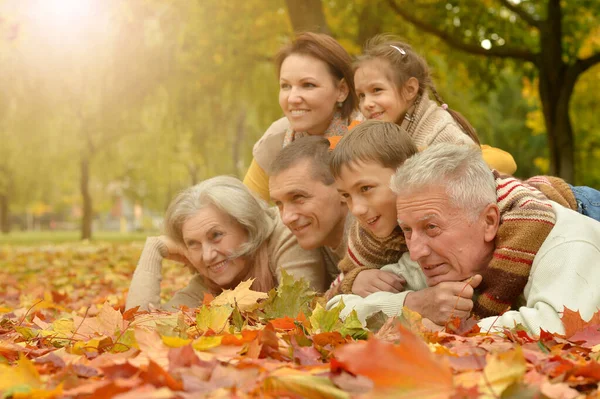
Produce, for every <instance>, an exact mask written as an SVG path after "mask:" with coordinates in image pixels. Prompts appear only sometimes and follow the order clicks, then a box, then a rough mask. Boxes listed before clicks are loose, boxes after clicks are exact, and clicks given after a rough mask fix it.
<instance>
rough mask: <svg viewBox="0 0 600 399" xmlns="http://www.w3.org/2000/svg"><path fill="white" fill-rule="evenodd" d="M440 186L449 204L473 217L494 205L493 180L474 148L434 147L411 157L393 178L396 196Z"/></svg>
mask: <svg viewBox="0 0 600 399" xmlns="http://www.w3.org/2000/svg"><path fill="white" fill-rule="evenodd" d="M429 187H443V188H444V189H445V191H446V193H447V194H448V196H449V197H450V198H449V199H450V202H451V203H452V205H454V206H455V207H457V208H458V209H464V210H465V211H467V212H468V213H469V214H470V215H471V217H472V218H476V217H477V216H478V214H479V212H481V210H482V209H484V208H485V207H486V206H487V205H489V204H495V203H496V181H495V179H494V175H493V174H492V171H491V170H490V168H489V166H488V165H487V164H486V163H485V161H484V160H483V157H482V156H481V150H480V149H479V148H478V147H477V146H474V145H458V144H449V143H441V144H434V145H432V146H430V147H428V148H427V149H425V150H423V151H422V152H420V153H418V154H416V155H413V156H412V157H410V158H409V159H408V160H407V161H406V162H405V163H404V165H402V166H401V167H399V168H398V170H397V171H396V173H395V174H394V176H392V181H391V188H392V191H393V192H395V193H396V194H399V195H400V194H403V195H405V194H406V193H412V192H415V191H420V190H422V189H425V188H429Z"/></svg>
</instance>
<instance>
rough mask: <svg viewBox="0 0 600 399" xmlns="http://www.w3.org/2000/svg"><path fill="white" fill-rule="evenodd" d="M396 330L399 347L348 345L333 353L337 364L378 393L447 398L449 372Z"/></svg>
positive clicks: (411, 337) (418, 342)
mask: <svg viewBox="0 0 600 399" xmlns="http://www.w3.org/2000/svg"><path fill="white" fill-rule="evenodd" d="M398 328H399V337H400V339H399V341H400V344H398V345H393V344H391V343H387V342H383V341H380V340H377V339H375V338H370V339H369V340H368V341H367V342H366V343H363V342H356V343H351V344H348V345H345V346H342V347H340V348H337V349H336V351H335V352H334V355H335V357H336V359H337V361H338V362H339V363H338V364H339V365H341V366H343V368H345V369H346V370H347V371H349V372H351V373H353V374H359V375H363V376H365V377H368V378H370V379H371V380H373V382H374V383H375V390H376V391H379V392H382V391H385V392H387V393H390V394H391V393H393V392H394V391H397V392H399V391H402V392H403V393H409V392H410V393H411V394H412V395H413V396H414V397H422V396H423V395H424V394H425V393H427V395H440V396H446V397H447V396H448V395H449V394H450V393H451V392H452V372H451V370H450V368H449V367H448V365H447V364H446V363H445V362H442V361H440V360H439V359H435V358H434V356H433V355H432V353H431V351H430V350H429V348H428V347H427V346H426V345H425V344H424V342H423V341H421V340H420V339H419V338H418V337H417V336H415V335H414V334H413V333H411V332H410V331H409V330H407V329H406V328H404V327H402V326H398Z"/></svg>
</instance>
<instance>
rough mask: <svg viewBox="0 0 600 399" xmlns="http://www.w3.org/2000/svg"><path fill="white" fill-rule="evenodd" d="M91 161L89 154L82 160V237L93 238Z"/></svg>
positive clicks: (85, 238)
mask: <svg viewBox="0 0 600 399" xmlns="http://www.w3.org/2000/svg"><path fill="white" fill-rule="evenodd" d="M89 186H90V161H89V156H88V154H84V155H83V158H82V160H81V180H80V190H81V198H82V199H83V217H82V219H81V239H82V240H89V239H91V238H92V216H93V215H92V213H93V212H92V209H93V208H92V196H91V195H90V187H89Z"/></svg>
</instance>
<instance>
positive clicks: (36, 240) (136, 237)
mask: <svg viewBox="0 0 600 399" xmlns="http://www.w3.org/2000/svg"><path fill="white" fill-rule="evenodd" d="M158 234H159V233H158V232H135V233H119V232H117V231H96V232H93V233H92V241H102V242H132V241H144V240H145V239H146V237H148V236H151V235H158ZM80 235H81V233H80V232H79V231H14V232H10V233H9V234H0V245H39V244H59V243H64V242H76V241H80V240H81V238H80Z"/></svg>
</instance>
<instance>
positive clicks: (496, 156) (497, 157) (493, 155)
mask: <svg viewBox="0 0 600 399" xmlns="http://www.w3.org/2000/svg"><path fill="white" fill-rule="evenodd" d="M481 155H482V156H483V160H484V161H485V162H486V163H487V164H488V166H489V167H490V168H491V169H496V170H497V171H499V172H500V173H503V174H506V175H512V174H513V173H515V172H516V171H517V163H516V162H515V159H514V158H513V156H512V155H510V154H509V153H508V152H506V151H504V150H501V149H500V148H495V147H491V146H489V145H482V146H481Z"/></svg>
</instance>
